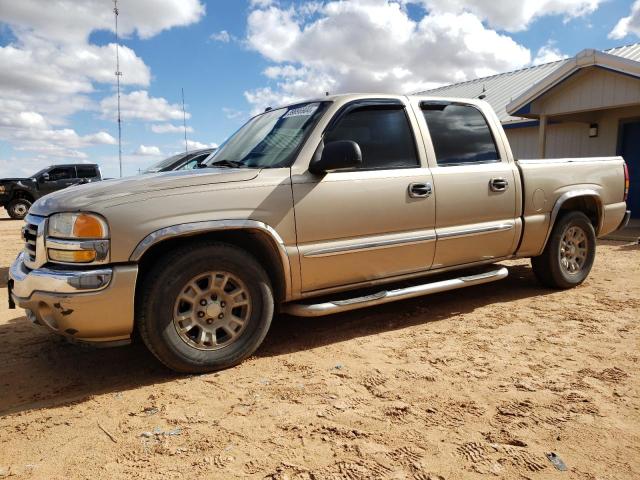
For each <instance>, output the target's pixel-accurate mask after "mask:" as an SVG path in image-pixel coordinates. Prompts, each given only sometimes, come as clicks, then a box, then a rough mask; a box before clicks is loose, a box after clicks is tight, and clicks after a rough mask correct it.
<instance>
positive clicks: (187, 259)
mask: <svg viewBox="0 0 640 480" xmlns="http://www.w3.org/2000/svg"><path fill="white" fill-rule="evenodd" d="M142 290H143V294H142V297H141V298H142V302H141V304H140V305H139V308H138V319H137V324H138V330H139V332H140V336H141V337H142V339H143V340H144V342H145V344H146V345H147V347H148V348H149V350H150V351H151V352H152V353H153V354H154V355H155V356H156V357H157V358H158V359H159V360H160V361H161V362H162V363H164V364H165V365H166V366H168V367H169V368H171V369H173V370H176V371H178V372H186V373H200V372H208V371H213V370H219V369H223V368H228V367H231V366H233V365H236V364H238V363H240V362H241V361H242V360H244V359H245V358H247V357H248V356H249V355H251V354H252V353H253V352H254V351H255V350H256V349H257V348H258V346H259V345H260V344H261V343H262V340H263V339H264V337H265V335H266V334H267V331H268V330H269V326H270V325H271V319H272V317H273V310H274V302H273V294H272V289H271V284H270V282H269V277H268V276H267V274H266V273H265V271H264V269H263V268H262V267H261V266H260V264H259V263H258V262H257V261H256V259H255V258H253V257H252V256H251V255H250V254H248V253H247V252H245V251H244V250H242V249H240V248H237V247H235V246H233V245H228V244H223V243H203V244H196V245H192V246H191V247H189V248H185V249H181V250H178V251H176V252H174V253H173V254H172V255H170V256H169V257H168V258H163V259H162V263H161V264H159V265H158V266H156V267H154V268H153V269H152V270H151V271H150V272H149V274H148V275H147V276H146V280H145V281H144V284H143V286H142Z"/></svg>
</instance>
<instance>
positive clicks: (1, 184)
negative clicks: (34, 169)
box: [0, 163, 102, 220]
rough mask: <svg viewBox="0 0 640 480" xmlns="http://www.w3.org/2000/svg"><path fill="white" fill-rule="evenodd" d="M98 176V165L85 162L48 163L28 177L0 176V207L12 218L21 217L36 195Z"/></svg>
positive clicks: (97, 178) (95, 178)
mask: <svg viewBox="0 0 640 480" xmlns="http://www.w3.org/2000/svg"><path fill="white" fill-rule="evenodd" d="M101 179H102V175H101V173H100V168H99V167H98V165H95V164H86V163H82V164H77V165H76V164H73V165H51V166H49V167H47V168H44V169H42V170H40V171H39V172H38V173H36V174H35V175H32V176H31V177H28V178H0V207H4V208H5V209H6V210H7V213H8V214H9V216H10V217H11V218H13V219H14V220H22V219H23V218H24V217H25V216H26V215H27V212H28V211H29V207H31V204H32V203H33V202H34V201H36V200H37V199H38V198H40V197H42V196H44V195H47V194H48V193H51V192H55V191H58V190H61V189H63V188H67V187H69V186H71V185H76V184H79V183H87V182H95V181H99V180H101Z"/></svg>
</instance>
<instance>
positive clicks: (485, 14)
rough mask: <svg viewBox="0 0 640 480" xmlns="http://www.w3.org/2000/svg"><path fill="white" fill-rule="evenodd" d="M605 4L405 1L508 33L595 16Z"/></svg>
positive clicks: (597, 0)
mask: <svg viewBox="0 0 640 480" xmlns="http://www.w3.org/2000/svg"><path fill="white" fill-rule="evenodd" d="M603 1H604V0H515V1H514V0H404V3H422V4H423V5H425V6H426V7H427V8H428V9H429V10H430V11H431V13H432V14H435V15H439V14H441V13H454V14H459V13H462V12H469V13H472V14H474V15H476V16H478V17H479V18H480V19H482V20H484V21H487V22H488V23H489V25H490V26H492V27H494V28H498V29H501V30H506V31H509V32H515V31H521V30H525V29H526V28H527V27H528V26H529V25H530V24H531V23H532V22H534V21H535V20H536V19H538V18H540V17H543V16H549V15H561V16H563V17H564V18H565V21H568V20H571V19H573V18H578V17H583V16H586V15H589V14H591V13H593V12H595V11H596V10H597V9H598V7H599V6H600V4H601V3H603Z"/></svg>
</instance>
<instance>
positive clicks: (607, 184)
mask: <svg viewBox="0 0 640 480" xmlns="http://www.w3.org/2000/svg"><path fill="white" fill-rule="evenodd" d="M627 186H628V178H626V175H625V164H624V161H623V159H622V158H620V157H613V158H583V159H569V160H526V161H516V160H514V158H513V155H512V153H511V150H510V148H509V144H508V141H507V138H506V136H505V133H504V131H503V130H502V128H501V125H500V123H499V121H498V119H497V117H496V115H495V114H494V112H493V111H492V110H491V108H490V107H489V106H488V104H486V103H484V102H482V101H477V100H466V99H442V98H437V99H436V98H429V97H422V96H408V97H407V96H394V95H340V96H327V97H323V98H321V99H317V100H311V101H307V102H301V103H298V104H295V105H289V106H285V107H282V108H275V109H269V110H268V111H265V112H264V113H262V114H259V115H257V116H255V117H253V118H252V119H250V120H249V121H248V122H247V123H246V124H245V125H244V126H243V127H241V128H240V129H239V131H238V132H237V133H236V134H234V135H233V136H231V137H230V138H229V139H228V140H227V141H226V142H225V143H224V144H223V145H222V146H221V147H220V148H219V150H218V151H217V153H216V154H215V155H213V156H212V157H211V158H210V159H209V160H208V161H207V168H201V169H197V170H192V171H182V172H168V173H161V174H154V175H145V176H142V177H141V176H137V177H133V178H129V179H123V180H114V181H106V182H101V183H97V184H91V185H84V186H80V187H77V188H74V189H73V191H60V192H56V193H54V194H51V195H48V196H47V197H45V198H42V199H40V200H38V201H37V202H36V203H34V204H33V206H32V207H31V211H30V213H29V215H28V216H27V218H26V225H25V227H24V236H25V241H26V243H25V249H24V251H23V252H22V253H20V255H19V256H18V258H17V259H16V261H15V263H13V265H12V266H11V268H10V281H9V284H8V286H9V289H10V298H11V301H12V302H15V304H18V305H19V306H21V307H23V308H25V309H26V311H27V316H28V317H29V318H30V319H31V320H32V321H33V322H35V323H38V324H41V325H44V326H46V327H48V328H49V329H51V330H52V331H54V332H56V333H59V334H62V335H65V336H67V337H69V338H71V339H75V340H77V341H84V342H94V343H102V344H120V343H126V342H129V340H130V338H131V337H132V334H133V333H134V330H137V332H139V334H140V337H141V338H142V340H143V341H144V343H145V344H146V345H147V347H148V348H149V350H150V351H151V352H152V353H153V354H154V355H155V356H156V357H157V358H158V359H159V360H160V361H161V362H163V363H164V364H165V365H167V366H168V367H170V368H172V369H174V370H176V371H180V372H205V371H211V370H215V369H221V368H226V367H229V366H232V365H235V364H237V363H238V362H240V361H241V360H242V359H244V358H246V357H247V356H248V355H250V354H251V353H252V352H254V351H255V350H256V349H257V348H258V346H259V345H260V343H261V342H262V340H263V339H264V337H265V335H266V333H267V331H268V329H269V326H270V324H271V320H272V317H273V316H274V312H276V311H280V312H284V313H289V314H292V315H298V316H319V315H327V314H333V313H337V312H344V311H348V310H352V309H355V308H361V307H367V306H372V305H377V304H382V303H385V302H390V301H395V300H401V299H404V298H410V297H415V296H418V295H426V294H430V293H434V292H440V291H445V290H452V289H456V288H462V287H468V286H473V285H478V284H481V283H487V282H492V281H496V280H499V279H502V278H505V277H506V276H507V274H508V271H507V269H506V268H504V267H502V266H499V265H498V266H496V265H493V264H495V263H496V262H499V261H501V260H505V259H510V258H519V257H530V258H531V259H532V266H533V271H534V273H535V275H536V276H537V278H538V279H539V280H540V282H541V283H542V284H543V285H545V286H547V287H552V288H559V289H565V288H571V287H574V286H576V285H579V284H580V283H581V282H583V281H584V280H585V278H586V277H587V275H588V274H589V271H590V270H591V266H592V264H593V261H594V256H595V253H596V237H598V236H602V235H605V234H607V233H609V232H611V231H613V230H616V229H617V228H619V227H621V226H622V225H624V224H625V222H626V221H627V220H628V218H629V212H628V211H627V208H626V203H625V198H626V195H627ZM435 274H438V277H437V279H433V278H430V277H431V276H433V275H435ZM400 281H401V282H402V283H400V284H399V282H400Z"/></svg>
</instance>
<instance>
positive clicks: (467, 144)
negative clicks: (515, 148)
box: [421, 102, 500, 166]
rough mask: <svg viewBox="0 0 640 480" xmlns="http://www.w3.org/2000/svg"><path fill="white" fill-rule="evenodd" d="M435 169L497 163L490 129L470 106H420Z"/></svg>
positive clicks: (497, 157)
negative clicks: (432, 149)
mask: <svg viewBox="0 0 640 480" xmlns="http://www.w3.org/2000/svg"><path fill="white" fill-rule="evenodd" d="M421 108H422V114H423V115H424V119H425V120H426V122H427V127H428V128H429V134H430V135H431V141H432V142H433V148H434V150H435V152H436V160H437V162H438V165H439V166H452V165H467V164H473V163H490V162H499V161H500V155H499V153H498V149H497V148H496V143H495V141H494V139H493V135H492V133H491V129H490V128H489V125H488V124H487V121H486V119H485V118H484V115H482V113H481V112H480V110H478V109H477V108H475V107H473V106H471V105H460V104H455V103H440V102H434V103H423V104H422V105H421Z"/></svg>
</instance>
